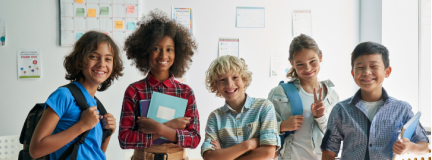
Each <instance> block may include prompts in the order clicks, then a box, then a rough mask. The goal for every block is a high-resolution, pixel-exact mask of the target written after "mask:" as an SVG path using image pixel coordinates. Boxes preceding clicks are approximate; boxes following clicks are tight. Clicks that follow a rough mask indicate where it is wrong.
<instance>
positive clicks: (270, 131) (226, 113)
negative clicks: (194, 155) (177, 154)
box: [201, 95, 280, 155]
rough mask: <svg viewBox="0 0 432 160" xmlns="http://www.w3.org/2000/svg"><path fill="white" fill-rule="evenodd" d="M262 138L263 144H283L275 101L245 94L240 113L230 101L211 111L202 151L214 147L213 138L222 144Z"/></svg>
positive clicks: (202, 152) (224, 146) (229, 145)
mask: <svg viewBox="0 0 432 160" xmlns="http://www.w3.org/2000/svg"><path fill="white" fill-rule="evenodd" d="M258 137H259V138H260V144H259V145H260V146H262V145H274V146H277V149H279V147H280V139H279V133H278V127H277V121H276V113H275V110H274V107H273V104H272V103H271V102H270V101H269V100H267V99H261V98H252V97H249V96H248V95H246V102H245V104H244V106H243V108H242V111H241V112H240V113H238V112H237V111H235V110H234V109H232V108H231V107H230V106H229V105H228V104H227V103H225V105H224V106H222V107H220V108H218V109H216V110H214V111H213V112H212V113H210V115H209V118H208V121H207V127H206V134H205V140H204V143H203V145H202V148H201V155H203V154H204V152H205V151H207V150H214V149H213V148H212V147H213V145H212V144H210V142H211V141H212V140H219V142H220V145H221V147H222V148H228V147H231V146H234V145H236V144H239V143H241V142H243V141H245V140H248V139H250V138H258Z"/></svg>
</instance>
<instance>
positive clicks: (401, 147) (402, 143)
mask: <svg viewBox="0 0 432 160" xmlns="http://www.w3.org/2000/svg"><path fill="white" fill-rule="evenodd" d="M412 146H413V143H412V142H411V141H410V140H409V139H408V138H402V139H400V140H396V142H395V143H394V145H393V153H395V154H397V155H404V154H406V153H407V152H409V151H410V150H411V148H412Z"/></svg>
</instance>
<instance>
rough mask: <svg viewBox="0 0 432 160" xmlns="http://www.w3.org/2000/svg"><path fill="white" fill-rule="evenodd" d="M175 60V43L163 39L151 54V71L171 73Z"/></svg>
mask: <svg viewBox="0 0 432 160" xmlns="http://www.w3.org/2000/svg"><path fill="white" fill-rule="evenodd" d="M174 58H175V51H174V41H173V40H172V39H171V38H170V37H168V36H165V37H163V38H162V39H161V40H160V41H159V42H158V43H157V44H156V46H155V48H153V50H152V51H151V52H150V55H149V60H150V67H151V71H153V72H158V73H161V72H169V68H170V67H171V66H172V65H173V63H174Z"/></svg>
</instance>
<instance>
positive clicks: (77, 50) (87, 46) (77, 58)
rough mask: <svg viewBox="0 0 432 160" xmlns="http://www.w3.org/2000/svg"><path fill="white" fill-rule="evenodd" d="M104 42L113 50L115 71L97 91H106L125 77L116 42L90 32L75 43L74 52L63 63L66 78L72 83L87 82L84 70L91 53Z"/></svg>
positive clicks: (103, 35) (102, 34) (98, 33)
mask: <svg viewBox="0 0 432 160" xmlns="http://www.w3.org/2000/svg"><path fill="white" fill-rule="evenodd" d="M103 42H106V43H107V44H108V46H109V47H110V48H111V52H112V54H113V69H112V72H111V75H110V76H109V77H108V79H106V80H105V81H104V82H102V83H101V84H100V85H99V87H98V89H97V90H98V91H105V90H106V89H108V87H109V86H111V84H112V83H113V82H114V79H118V78H119V77H120V76H123V73H122V71H123V61H122V60H121V58H120V50H119V48H118V47H117V45H116V44H115V43H114V41H113V40H112V39H111V38H110V37H109V36H108V35H106V34H104V33H101V32H97V31H89V32H87V33H85V34H84V35H83V36H82V37H81V38H80V39H79V40H78V41H77V42H76V43H75V45H74V48H73V51H72V52H71V53H70V54H69V55H67V56H66V57H65V59H64V61H63V66H64V67H65V69H66V72H67V73H66V76H65V78H66V79H67V80H70V81H78V80H81V79H82V80H85V77H84V75H83V73H82V70H83V68H84V67H85V66H86V65H87V60H88V57H89V55H90V54H91V53H93V52H94V51H96V50H97V48H98V46H99V44H100V43H103Z"/></svg>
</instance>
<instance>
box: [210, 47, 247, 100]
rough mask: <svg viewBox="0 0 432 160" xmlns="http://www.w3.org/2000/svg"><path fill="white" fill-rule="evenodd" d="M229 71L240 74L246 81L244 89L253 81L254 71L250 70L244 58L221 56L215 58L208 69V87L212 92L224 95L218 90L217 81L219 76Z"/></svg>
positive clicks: (219, 95)
mask: <svg viewBox="0 0 432 160" xmlns="http://www.w3.org/2000/svg"><path fill="white" fill-rule="evenodd" d="M229 73H236V74H239V75H240V77H241V78H242V80H243V82H244V83H245V86H244V91H246V88H247V87H248V86H249V85H250V83H251V82H252V72H250V71H248V68H247V65H246V62H245V60H244V59H243V58H238V57H235V56H230V55H226V56H220V57H218V58H217V59H215V60H214V61H213V62H212V63H211V64H210V66H209V68H208V70H207V71H206V88H207V90H209V91H210V92H211V93H216V96H218V97H222V95H221V93H219V91H218V90H217V86H216V85H217V81H218V78H219V76H221V75H226V74H229Z"/></svg>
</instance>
